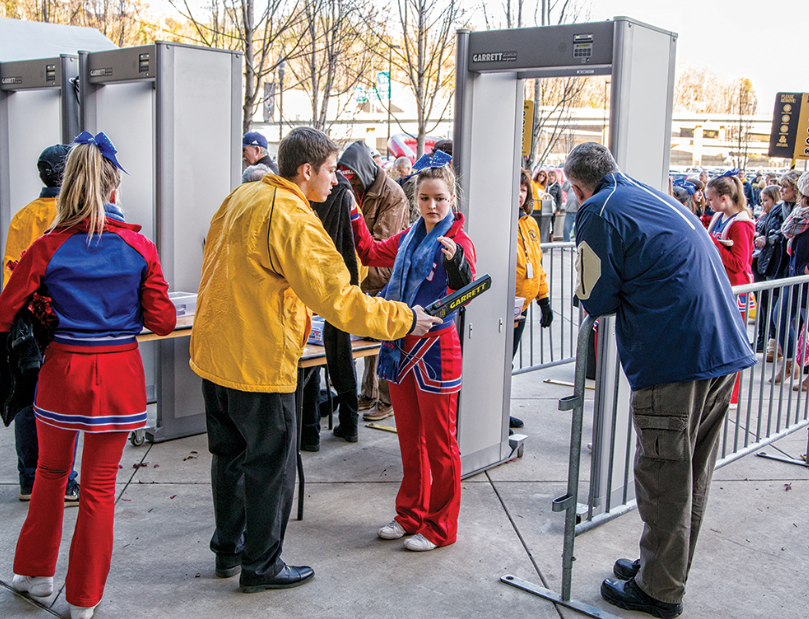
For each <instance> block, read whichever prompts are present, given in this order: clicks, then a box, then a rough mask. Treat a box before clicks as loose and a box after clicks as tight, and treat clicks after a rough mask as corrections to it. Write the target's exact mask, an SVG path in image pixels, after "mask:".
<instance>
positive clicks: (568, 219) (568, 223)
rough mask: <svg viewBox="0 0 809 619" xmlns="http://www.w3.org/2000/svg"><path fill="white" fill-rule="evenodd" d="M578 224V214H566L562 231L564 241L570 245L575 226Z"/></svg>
mask: <svg viewBox="0 0 809 619" xmlns="http://www.w3.org/2000/svg"><path fill="white" fill-rule="evenodd" d="M575 223H576V213H565V224H564V229H563V230H562V240H563V241H564V242H565V243H570V233H571V232H572V231H573V224H575Z"/></svg>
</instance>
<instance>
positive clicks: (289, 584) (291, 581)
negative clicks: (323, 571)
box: [239, 565, 315, 593]
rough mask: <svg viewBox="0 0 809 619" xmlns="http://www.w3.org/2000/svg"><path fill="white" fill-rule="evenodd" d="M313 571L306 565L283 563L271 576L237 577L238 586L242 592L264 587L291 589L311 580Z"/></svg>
mask: <svg viewBox="0 0 809 619" xmlns="http://www.w3.org/2000/svg"><path fill="white" fill-rule="evenodd" d="M314 575H315V571H314V570H313V569H312V568H311V567H309V566H307V565H285V566H284V568H283V569H282V570H281V571H280V572H278V574H276V575H275V576H273V577H272V578H245V576H244V574H242V577H241V578H240V579H239V588H240V589H241V590H242V593H258V592H259V591H264V590H265V589H292V588H293V587H300V586H301V585H302V584H304V583H306V582H308V581H310V580H312V578H313V577H314Z"/></svg>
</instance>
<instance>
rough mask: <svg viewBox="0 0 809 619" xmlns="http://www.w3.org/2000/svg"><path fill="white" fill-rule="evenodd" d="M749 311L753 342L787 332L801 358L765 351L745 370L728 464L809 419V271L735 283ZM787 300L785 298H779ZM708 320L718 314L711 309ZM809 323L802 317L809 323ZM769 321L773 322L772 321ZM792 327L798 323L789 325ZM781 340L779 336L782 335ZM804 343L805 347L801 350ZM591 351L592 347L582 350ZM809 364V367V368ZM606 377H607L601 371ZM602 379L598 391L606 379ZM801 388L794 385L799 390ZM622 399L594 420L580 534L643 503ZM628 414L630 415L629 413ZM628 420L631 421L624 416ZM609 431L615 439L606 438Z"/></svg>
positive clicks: (722, 454) (726, 434) (725, 436)
mask: <svg viewBox="0 0 809 619" xmlns="http://www.w3.org/2000/svg"><path fill="white" fill-rule="evenodd" d="M733 291H734V294H735V295H736V298H737V301H738V304H739V308H740V310H741V313H742V316H743V319H744V322H745V325H746V329H747V334H748V337H749V339H750V342H751V343H753V344H754V345H755V343H756V342H757V340H758V336H759V334H760V333H762V332H763V331H764V330H765V329H766V332H764V344H765V346H766V343H767V341H768V340H769V339H770V337H769V336H770V335H771V334H772V335H774V336H777V335H778V333H779V332H780V331H781V330H783V332H784V347H785V348H787V350H786V351H784V353H785V355H784V361H785V360H786V357H787V353H789V354H790V355H791V356H792V357H794V358H796V361H793V367H794V368H795V369H794V371H790V372H787V371H786V369H787V368H786V366H787V364H786V363H784V362H779V361H778V360H777V356H776V357H775V358H774V359H773V362H772V363H768V362H766V359H765V353H764V352H761V353H757V354H756V358H757V360H758V362H757V363H756V364H755V365H754V366H752V367H750V368H748V369H746V370H744V371H742V372H740V373H739V378H738V403H737V404H736V405H735V406H734V405H731V409H730V410H729V411H728V415H727V417H726V418H725V422H724V426H723V428H722V434H721V437H720V439H719V455H718V458H717V463H716V468H721V467H723V466H725V465H727V464H729V463H731V462H733V461H735V460H738V459H739V458H742V457H744V456H746V455H748V454H751V453H756V452H758V451H759V450H760V449H761V448H762V447H764V446H766V445H769V444H770V443H773V442H775V441H777V440H779V439H781V438H783V437H784V436H787V435H788V434H791V433H793V432H795V431H797V430H800V429H801V428H804V427H806V426H808V425H809V398H807V392H805V391H801V385H802V383H803V381H804V378H806V376H809V375H807V374H804V373H803V364H804V363H806V362H807V358H806V357H807V355H806V354H805V353H806V342H807V335H809V334H807V323H806V322H805V321H801V320H799V317H800V315H802V316H804V317H805V316H807V302H808V301H809V276H807V275H803V276H800V277H793V278H788V279H780V280H774V281H769V282H760V283H757V284H749V285H745V286H736V287H734V288H733ZM781 299H783V300H784V304H783V305H782V304H781V303H780V302H779V300H781ZM705 320H706V322H707V321H711V320H713V317H711V316H706V317H705ZM801 323H802V324H801ZM767 325H770V326H769V327H768V326H767ZM790 325H791V326H792V329H791V330H790V329H789V327H790ZM775 339H776V340H777V339H778V338H777V337H776V338H775ZM799 344H800V347H803V354H802V355H801V354H800V351H799ZM580 354H582V355H586V350H583V351H581V352H580ZM807 371H809V369H807ZM597 379H600V377H597ZM598 382H599V381H598V380H597V384H596V398H598V394H599V388H600V385H599V384H598ZM793 388H794V389H793ZM619 404H623V405H625V406H624V409H625V410H628V406H626V403H623V402H620V401H619V400H617V399H616V400H615V401H614V402H613V406H612V409H611V410H599V407H596V410H595V416H594V417H595V418H594V423H593V427H594V428H604V429H606V431H605V432H604V433H603V435H597V436H594V437H593V441H592V444H593V457H592V465H591V466H592V468H591V477H590V479H591V483H590V489H589V492H588V497H587V502H586V505H587V511H586V513H584V514H581V522H580V523H579V524H578V525H577V526H576V534H579V533H583V532H584V531H587V530H589V529H592V528H593V527H595V526H598V525H599V524H602V523H604V522H607V521H608V520H611V519H612V518H615V517H617V516H620V515H621V514H624V513H626V512H627V511H630V510H632V509H634V508H635V506H636V505H635V494H634V476H633V466H634V458H635V442H636V439H635V430H634V427H633V425H632V423H630V422H628V421H627V420H626V419H622V414H621V413H620V412H619V410H618V409H619V408H620V407H619ZM624 416H625V415H624ZM622 421H623V423H622ZM604 436H606V437H607V438H606V439H605V440H603V439H604Z"/></svg>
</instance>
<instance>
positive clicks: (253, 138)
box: [242, 131, 267, 148]
mask: <svg viewBox="0 0 809 619" xmlns="http://www.w3.org/2000/svg"><path fill="white" fill-rule="evenodd" d="M242 146H261V148H267V138H265V137H264V136H263V135H261V134H260V133H259V132H258V131H250V132H248V133H245V134H244V138H243V139H242Z"/></svg>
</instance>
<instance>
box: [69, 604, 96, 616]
mask: <svg viewBox="0 0 809 619" xmlns="http://www.w3.org/2000/svg"><path fill="white" fill-rule="evenodd" d="M69 606H70V619H91V618H92V616H93V614H94V613H95V611H96V606H98V604H96V605H95V606H73V604H69Z"/></svg>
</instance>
